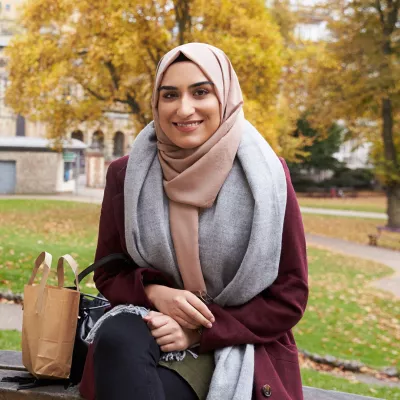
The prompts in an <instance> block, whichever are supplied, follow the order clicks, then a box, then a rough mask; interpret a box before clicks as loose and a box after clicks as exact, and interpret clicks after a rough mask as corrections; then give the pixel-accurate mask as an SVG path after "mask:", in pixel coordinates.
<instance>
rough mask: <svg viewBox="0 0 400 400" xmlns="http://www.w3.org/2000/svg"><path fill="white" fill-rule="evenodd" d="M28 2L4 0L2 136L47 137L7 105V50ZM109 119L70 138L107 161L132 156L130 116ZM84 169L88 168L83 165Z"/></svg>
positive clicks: (0, 10)
mask: <svg viewBox="0 0 400 400" xmlns="http://www.w3.org/2000/svg"><path fill="white" fill-rule="evenodd" d="M24 2H25V0H7V1H0V137H16V136H26V137H35V138H46V125H45V124H43V123H40V122H33V121H29V120H26V119H25V118H24V117H22V116H20V115H16V114H15V113H14V112H13V110H12V109H10V108H9V107H7V106H6V104H5V102H4V95H5V91H6V88H7V83H8V76H7V71H6V65H7V58H6V56H5V54H4V49H5V48H6V47H7V46H8V45H9V43H10V40H11V38H12V36H13V35H14V34H16V33H18V32H19V31H20V30H21V27H20V26H19V25H18V22H17V18H18V16H19V14H20V8H21V6H22V5H23V3H24ZM109 117H110V119H111V121H112V123H111V124H109V125H107V126H104V127H103V126H101V127H98V128H97V129H93V128H90V127H88V126H87V125H86V124H82V125H81V126H79V129H78V130H76V131H73V132H72V131H71V132H69V133H68V135H69V136H70V137H71V138H73V139H77V140H80V141H82V142H84V143H85V144H86V146H88V147H89V148H93V149H94V150H97V151H100V152H101V153H103V155H104V158H105V160H106V161H111V160H112V159H115V158H118V157H121V156H123V155H124V154H126V153H128V151H129V148H130V146H131V145H132V142H133V140H134V132H133V129H132V126H131V124H130V123H129V116H128V114H126V115H124V114H118V115H110V116H109ZM82 167H84V165H83V163H82Z"/></svg>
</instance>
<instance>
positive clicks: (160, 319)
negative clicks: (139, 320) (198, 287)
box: [144, 285, 215, 352]
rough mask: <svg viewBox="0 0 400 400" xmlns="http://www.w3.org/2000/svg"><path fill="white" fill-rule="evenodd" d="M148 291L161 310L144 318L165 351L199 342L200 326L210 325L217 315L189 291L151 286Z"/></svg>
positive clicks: (156, 306)
mask: <svg viewBox="0 0 400 400" xmlns="http://www.w3.org/2000/svg"><path fill="white" fill-rule="evenodd" d="M145 291H146V294H147V297H148V298H149V300H150V301H151V302H152V303H153V304H154V306H155V308H156V309H157V310H158V311H159V312H156V311H151V312H150V313H149V314H148V315H147V316H146V317H144V320H145V322H146V323H147V325H148V327H149V329H150V330H151V334H152V335H153V337H154V338H155V339H156V341H157V344H158V345H159V346H160V348H161V350H162V351H164V352H168V351H180V350H186V349H187V348H189V347H190V346H192V345H194V344H196V343H198V342H199V341H200V333H199V332H198V328H200V327H202V326H203V327H205V328H211V327H212V323H213V322H214V321H215V318H214V316H213V314H212V313H211V311H210V310H209V309H208V307H207V306H206V305H205V304H204V303H203V302H202V301H201V300H200V299H199V298H198V297H197V296H196V295H194V294H193V293H191V292H189V291H187V290H179V289H173V288H169V287H167V286H162V285H148V286H146V287H145Z"/></svg>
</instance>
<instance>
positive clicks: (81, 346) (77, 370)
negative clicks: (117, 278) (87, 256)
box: [69, 253, 133, 385]
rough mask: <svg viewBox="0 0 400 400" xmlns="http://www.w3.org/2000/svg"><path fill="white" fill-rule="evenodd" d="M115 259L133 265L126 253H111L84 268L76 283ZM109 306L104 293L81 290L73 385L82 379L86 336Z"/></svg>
mask: <svg viewBox="0 0 400 400" xmlns="http://www.w3.org/2000/svg"><path fill="white" fill-rule="evenodd" d="M114 261H120V262H123V263H125V264H126V265H132V263H133V261H132V259H130V258H129V257H128V256H127V255H126V254H124V253H115V254H110V255H108V256H105V257H103V258H101V259H100V260H98V261H96V262H95V263H93V264H92V265H90V266H89V267H87V268H86V269H84V270H83V271H82V272H81V273H80V274H79V275H78V281H77V282H75V285H78V284H79V283H80V282H81V281H82V280H83V279H84V278H86V277H87V276H88V275H89V274H91V273H92V272H94V271H95V270H96V269H97V268H100V267H106V268H107V266H108V265H109V264H110V263H112V262H114ZM109 307H110V303H109V301H108V300H107V299H106V298H105V297H104V296H103V295H102V294H100V293H98V294H97V296H92V295H89V294H85V293H82V292H81V298H80V302H79V315H78V324H77V327H76V336H75V343H74V351H73V354H72V364H71V372H70V377H69V380H70V382H71V383H72V384H73V385H76V384H78V383H79V382H80V381H81V379H82V374H83V369H84V367H85V361H86V356H87V353H88V349H89V343H88V342H87V341H86V337H87V336H88V334H89V332H90V330H91V329H92V328H93V326H94V324H95V323H96V322H97V321H98V320H99V319H100V318H101V317H102V316H103V314H104V313H105V311H107V308H109Z"/></svg>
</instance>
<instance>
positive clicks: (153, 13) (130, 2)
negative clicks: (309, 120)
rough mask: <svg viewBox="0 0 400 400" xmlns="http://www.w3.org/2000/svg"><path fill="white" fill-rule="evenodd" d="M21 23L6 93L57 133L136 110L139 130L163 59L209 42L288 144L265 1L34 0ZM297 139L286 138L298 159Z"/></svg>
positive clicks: (250, 110) (256, 116) (278, 60)
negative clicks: (226, 58)
mask: <svg viewBox="0 0 400 400" xmlns="http://www.w3.org/2000/svg"><path fill="white" fill-rule="evenodd" d="M21 23H22V25H23V27H24V28H25V31H24V33H23V34H21V35H19V36H17V37H15V39H14V40H13V41H12V43H11V46H10V47H9V48H8V49H7V53H8V55H9V60H10V61H9V71H10V82H11V84H10V86H9V88H8V90H7V95H6V100H7V102H8V104H9V105H10V106H12V107H13V109H14V110H15V111H16V112H18V113H20V114H22V115H24V116H26V117H28V118H31V119H37V120H41V121H43V122H46V123H47V125H48V127H49V133H50V136H52V137H62V136H64V135H65V134H66V132H71V131H72V130H73V129H74V128H75V126H77V125H78V124H79V123H82V122H86V123H88V124H89V123H91V122H96V123H98V122H99V121H100V122H106V121H107V120H108V119H109V116H110V113H128V114H130V115H131V116H132V121H133V122H134V123H135V125H136V130H139V129H140V128H142V127H143V126H144V125H145V124H146V123H148V122H149V121H150V120H151V118H152V116H151V109H150V97H151V90H152V86H153V81H154V75H155V70H156V67H157V64H158V61H159V60H160V57H161V56H162V55H163V54H164V53H166V52H167V51H168V50H170V49H172V48H173V47H175V46H177V45H179V44H182V43H185V42H192V41H201V42H207V43H210V44H212V45H215V46H217V47H219V48H221V49H222V50H224V51H225V52H226V53H227V54H228V56H229V57H230V59H231V61H232V63H233V65H234V67H235V69H236V71H237V74H238V76H239V79H240V83H241V86H242V89H243V92H244V96H245V112H246V116H247V118H248V119H249V120H250V121H252V122H253V123H254V124H255V125H256V126H257V128H258V129H259V130H260V132H262V133H263V135H264V136H265V137H266V138H267V139H268V140H269V142H270V143H271V145H272V146H273V147H274V148H275V149H276V150H278V151H280V152H282V150H283V149H282V148H281V145H280V142H279V141H278V137H279V136H280V135H281V132H280V131H279V130H278V129H277V128H276V127H277V126H279V124H280V118H281V115H280V113H279V110H278V107H277V94H278V92H279V86H278V85H279V79H280V77H281V73H282V67H283V62H284V61H283V57H282V54H283V50H284V48H283V45H282V38H281V35H280V32H279V28H278V26H277V24H276V23H275V22H274V21H273V19H272V18H271V16H270V14H269V12H268V10H267V9H266V8H265V4H264V1H263V0H238V1H235V2H231V1H229V0H209V1H207V2H206V1H203V0H174V1H172V0H158V1H154V0H141V1H138V0H124V1H122V0H98V1H95V2H93V1H90V0H82V1H80V2H75V1H72V0H30V1H29V2H27V4H26V6H25V9H24V12H23V15H22V18H21ZM298 142H299V141H291V142H288V144H287V145H286V147H287V153H288V154H291V155H293V157H295V154H296V150H297V148H298V147H299V143H298ZM283 143H284V142H283Z"/></svg>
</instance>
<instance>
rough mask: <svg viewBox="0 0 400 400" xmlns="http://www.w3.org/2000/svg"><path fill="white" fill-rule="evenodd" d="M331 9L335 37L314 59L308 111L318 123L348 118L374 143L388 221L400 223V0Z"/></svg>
mask: <svg viewBox="0 0 400 400" xmlns="http://www.w3.org/2000/svg"><path fill="white" fill-rule="evenodd" d="M320 7H322V8H323V9H324V10H325V11H328V13H327V15H329V16H330V18H329V25H328V26H329V29H330V32H331V39H330V40H329V41H327V42H326V43H325V44H324V47H325V49H324V52H323V54H324V57H323V58H321V57H320V58H319V59H315V60H314V61H315V62H313V63H310V64H309V66H310V73H312V74H313V79H312V80H310V81H309V87H308V91H309V94H310V95H309V97H308V99H307V100H308V105H307V107H308V110H310V111H311V112H312V114H313V121H312V122H313V124H314V126H323V125H327V124H331V123H332V122H333V121H337V120H340V119H341V120H344V121H345V123H346V126H347V128H348V130H349V131H350V132H352V133H353V135H355V136H357V137H364V138H365V139H366V140H369V141H372V142H373V143H374V150H373V152H372V157H373V162H374V164H375V167H376V170H375V171H376V174H377V176H378V177H380V179H381V181H382V182H383V184H384V185H385V187H386V191H387V199H388V206H387V213H388V225H389V226H390V227H396V228H400V134H399V128H400V127H399V122H400V121H399V116H400V113H399V111H400V85H399V82H400V63H399V61H400V59H399V56H400V46H399V43H400V41H399V38H400V20H399V8H400V0H341V1H336V2H330V1H329V2H328V1H326V2H324V3H323V4H321V5H320Z"/></svg>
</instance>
